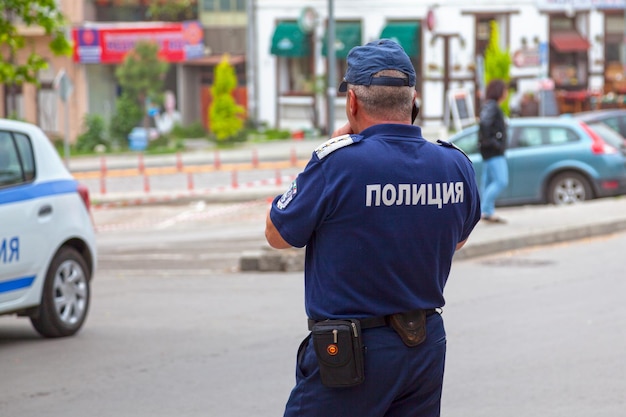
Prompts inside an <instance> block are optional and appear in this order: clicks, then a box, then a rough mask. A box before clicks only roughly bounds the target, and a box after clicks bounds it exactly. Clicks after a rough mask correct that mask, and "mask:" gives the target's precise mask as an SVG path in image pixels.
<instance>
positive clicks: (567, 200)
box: [547, 172, 593, 206]
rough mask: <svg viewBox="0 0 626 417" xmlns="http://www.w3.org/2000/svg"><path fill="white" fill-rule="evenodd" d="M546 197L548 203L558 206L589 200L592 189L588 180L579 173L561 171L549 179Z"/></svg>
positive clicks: (591, 196)
mask: <svg viewBox="0 0 626 417" xmlns="http://www.w3.org/2000/svg"><path fill="white" fill-rule="evenodd" d="M547 197H548V203H550V204H554V205H557V206H560V205H565V204H574V203H579V202H581V201H586V200H591V199H592V198H593V191H592V190H591V185H589V181H587V179H586V178H585V177H584V176H582V175H581V174H579V173H576V172H563V173H560V174H558V175H557V176H555V177H554V178H553V179H552V180H551V181H550V185H549V186H548V195H547Z"/></svg>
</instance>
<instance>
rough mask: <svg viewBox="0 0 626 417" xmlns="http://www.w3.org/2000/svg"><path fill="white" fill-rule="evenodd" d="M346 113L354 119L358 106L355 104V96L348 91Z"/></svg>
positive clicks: (352, 92)
mask: <svg viewBox="0 0 626 417" xmlns="http://www.w3.org/2000/svg"><path fill="white" fill-rule="evenodd" d="M347 94H348V111H349V112H350V115H351V116H352V117H354V115H355V114H356V113H357V111H358V109H359V104H358V103H357V99H356V94H354V90H348V92H347Z"/></svg>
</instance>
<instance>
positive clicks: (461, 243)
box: [456, 239, 467, 250]
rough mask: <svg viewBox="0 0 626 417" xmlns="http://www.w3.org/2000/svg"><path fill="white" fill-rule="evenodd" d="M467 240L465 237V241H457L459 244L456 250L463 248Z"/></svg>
mask: <svg viewBox="0 0 626 417" xmlns="http://www.w3.org/2000/svg"><path fill="white" fill-rule="evenodd" d="M465 242H467V239H465V240H464V241H462V242H459V243H457V244H456V250H459V249H461V248H462V247H463V245H465Z"/></svg>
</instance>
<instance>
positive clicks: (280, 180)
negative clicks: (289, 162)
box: [276, 169, 283, 185]
mask: <svg viewBox="0 0 626 417" xmlns="http://www.w3.org/2000/svg"><path fill="white" fill-rule="evenodd" d="M282 183H283V177H281V175H280V170H279V169H277V170H276V185H282Z"/></svg>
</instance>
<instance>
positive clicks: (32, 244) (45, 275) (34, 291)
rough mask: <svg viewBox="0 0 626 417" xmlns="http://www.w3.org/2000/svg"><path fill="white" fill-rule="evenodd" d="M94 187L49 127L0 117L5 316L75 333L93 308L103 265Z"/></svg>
mask: <svg viewBox="0 0 626 417" xmlns="http://www.w3.org/2000/svg"><path fill="white" fill-rule="evenodd" d="M89 209H90V207H89V193H88V191H87V189H86V188H85V187H83V186H81V185H80V184H78V183H77V182H76V180H75V179H74V178H73V177H72V175H71V174H70V173H69V171H68V170H67V169H66V167H65V165H64V164H63V162H62V161H61V158H60V157H59V155H58V153H57V152H56V150H55V149H54V147H53V146H52V144H51V143H50V140H49V139H48V137H47V136H46V135H45V133H44V132H43V131H42V130H41V129H40V128H38V127H37V126H34V125H32V124H29V123H23V122H17V121H13V120H5V119H0V314H17V315H19V316H27V317H29V318H30V321H31V323H32V324H33V326H34V328H35V329H36V330H37V332H39V333H40V334H41V335H42V336H45V337H62V336H70V335H73V334H74V333H76V332H77V331H78V330H79V329H80V328H81V326H82V325H83V323H84V321H85V318H86V317H87V312H88V310H89V300H90V281H91V278H92V277H93V273H94V270H95V266H96V246H95V233H94V228H93V224H92V219H91V216H90V213H89Z"/></svg>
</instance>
